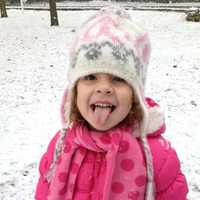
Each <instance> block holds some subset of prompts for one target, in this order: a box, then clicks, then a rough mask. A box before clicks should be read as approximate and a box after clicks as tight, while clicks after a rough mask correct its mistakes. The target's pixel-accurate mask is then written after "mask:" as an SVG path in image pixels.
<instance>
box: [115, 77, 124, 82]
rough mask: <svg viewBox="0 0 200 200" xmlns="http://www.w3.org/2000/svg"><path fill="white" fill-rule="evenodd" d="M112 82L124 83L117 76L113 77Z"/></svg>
mask: <svg viewBox="0 0 200 200" xmlns="http://www.w3.org/2000/svg"><path fill="white" fill-rule="evenodd" d="M113 81H117V82H125V80H124V79H122V78H120V77H118V76H113Z"/></svg>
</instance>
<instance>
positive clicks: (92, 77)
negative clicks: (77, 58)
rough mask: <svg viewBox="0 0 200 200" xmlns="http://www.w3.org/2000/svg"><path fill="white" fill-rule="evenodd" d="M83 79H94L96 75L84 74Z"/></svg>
mask: <svg viewBox="0 0 200 200" xmlns="http://www.w3.org/2000/svg"><path fill="white" fill-rule="evenodd" d="M83 79H84V80H87V81H91V80H96V76H95V75H92V74H90V75H87V76H84V77H83Z"/></svg>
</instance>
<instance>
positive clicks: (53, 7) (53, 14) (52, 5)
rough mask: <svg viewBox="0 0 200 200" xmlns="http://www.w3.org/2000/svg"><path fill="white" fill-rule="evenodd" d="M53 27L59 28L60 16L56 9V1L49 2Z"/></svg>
mask: <svg viewBox="0 0 200 200" xmlns="http://www.w3.org/2000/svg"><path fill="white" fill-rule="evenodd" d="M49 8H50V18H51V26H58V25H59V23H58V15H57V9H56V0H49Z"/></svg>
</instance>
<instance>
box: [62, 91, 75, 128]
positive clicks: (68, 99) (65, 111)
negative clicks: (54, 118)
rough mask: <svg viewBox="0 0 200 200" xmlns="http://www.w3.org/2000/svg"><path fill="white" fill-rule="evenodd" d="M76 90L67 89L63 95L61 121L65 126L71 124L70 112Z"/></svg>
mask: <svg viewBox="0 0 200 200" xmlns="http://www.w3.org/2000/svg"><path fill="white" fill-rule="evenodd" d="M73 96H74V92H73V89H70V90H69V89H68V88H67V89H65V91H64V94H63V97H62V103H61V123H62V126H63V128H68V127H69V125H70V124H71V120H70V113H71V107H72V105H71V104H72V100H73Z"/></svg>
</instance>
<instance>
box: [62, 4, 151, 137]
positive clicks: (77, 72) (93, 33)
mask: <svg viewBox="0 0 200 200" xmlns="http://www.w3.org/2000/svg"><path fill="white" fill-rule="evenodd" d="M150 49H151V48H150V41H149V38H148V34H147V32H146V31H145V30H143V29H142V28H141V27H140V26H138V25H136V23H135V22H134V21H133V20H132V19H131V17H130V16H129V15H128V13H127V12H126V11H125V10H123V9H119V8H110V7H109V8H104V9H102V10H100V11H99V12H97V14H96V15H94V16H92V17H91V18H90V19H89V20H88V21H87V22H86V23H84V24H83V26H82V27H81V28H80V30H79V32H78V33H77V37H76V39H75V41H74V43H73V45H72V47H71V51H70V66H69V71H68V81H69V85H68V88H67V90H68V94H67V97H66V95H65V98H64V105H63V110H62V117H63V123H64V127H66V126H68V125H69V124H68V123H69V121H70V120H69V117H70V113H71V103H72V102H71V100H72V98H73V88H74V86H75V83H76V81H77V80H78V79H79V78H80V77H82V76H86V75H89V74H92V73H108V74H112V75H115V76H118V77H120V78H122V79H124V80H126V81H127V82H128V83H129V84H130V85H131V86H132V88H133V91H134V94H135V96H136V98H137V101H138V102H139V105H140V107H141V110H142V111H143V120H142V123H141V134H142V135H143V136H144V135H145V132H146V131H145V124H146V121H147V118H148V116H147V115H148V114H147V113H148V112H147V111H146V105H145V104H146V103H145V97H144V87H145V81H146V72H147V65H148V62H149V57H150V51H151V50H150Z"/></svg>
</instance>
